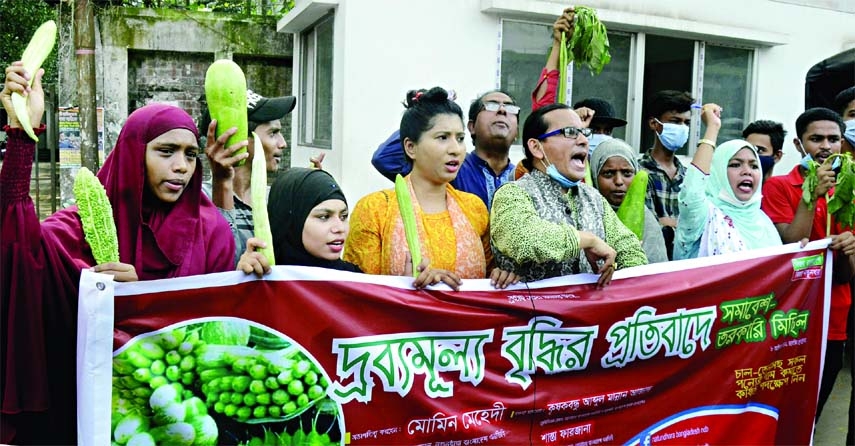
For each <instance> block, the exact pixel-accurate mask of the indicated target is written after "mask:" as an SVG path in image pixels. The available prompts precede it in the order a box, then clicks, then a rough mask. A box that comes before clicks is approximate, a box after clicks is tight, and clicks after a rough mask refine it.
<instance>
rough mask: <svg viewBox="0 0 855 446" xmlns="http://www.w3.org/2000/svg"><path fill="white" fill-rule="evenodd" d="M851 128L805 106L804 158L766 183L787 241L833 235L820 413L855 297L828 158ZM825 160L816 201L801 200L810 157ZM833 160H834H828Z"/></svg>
mask: <svg viewBox="0 0 855 446" xmlns="http://www.w3.org/2000/svg"><path fill="white" fill-rule="evenodd" d="M845 128H846V126H845V124H844V123H843V120H842V119H840V115H838V114H837V113H835V112H833V111H831V110H829V109H827V108H812V109H809V110H806V111H805V112H804V113H802V114H801V115H799V117H798V119H796V137H795V138H794V139H793V144H795V146H796V149H797V150H798V151H799V153H801V154H802V155H803V156H804V158H803V159H802V163H801V164H800V165H797V166H796V167H794V168H793V170H791V171H790V173H789V174H787V175H780V176H775V177H772V178H770V179H769V181H768V182H767V183H765V184H764V186H763V204H762V208H763V211H764V212H766V214H767V215H768V216H769V218H770V219H771V220H772V223H774V224H775V227H776V228H777V229H778V233H779V234H780V235H781V240H782V241H783V242H784V243H793V242H797V241H799V240H801V239H803V238H810V240H819V239H822V238H825V237H827V236H831V238H832V242H831V245H830V248H831V249H832V250H834V251H835V258H834V265H835V266H834V269H835V272H843V274H841V275H843V276H845V277H839V276H838V275H837V274H835V277H834V278H833V281H832V287H831V312H830V316H829V327H828V343H827V346H826V351H825V368H824V369H823V373H822V382H821V384H820V390H819V402H818V406H817V411H816V418H817V419H819V415H820V413H821V412H822V407H823V406H824V405H825V401H826V400H827V399H828V396H829V394H830V393H831V389H832V388H833V387H834V381H835V379H836V377H837V373H838V372H839V371H840V369H841V368H842V366H843V348H844V345H845V342H846V317H847V314H848V312H849V306H850V305H851V301H852V297H851V294H850V292H849V276H850V275H851V267H850V256H852V255H853V254H855V236H853V235H852V233H851V232H849V231H842V230H840V228H839V227H838V226H837V225H836V224H835V225H833V226H832V230H831V232H832V234H826V215H827V205H826V202H825V194H826V192H828V191H829V190H831V188H832V187H833V186H834V181H835V173H834V170H833V169H832V166H831V165H825V164H823V162H824V161H825V160H826V159H828V157H830V156H831V155H832V154H835V153H840V140H841V138H842V135H843V131H844V129H845ZM810 159H813V160H814V161H816V162H818V163H820V164H821V166H820V167H819V168H818V169H817V180H818V185H817V187H816V189H814V194H813V195H814V197H815V200H814V203H813V204H811V205H808V204H807V203H805V202H804V200H802V184H803V183H804V177H805V173H806V172H807V170H806V167H805V166H807V165H808V160H810ZM829 164H831V163H829Z"/></svg>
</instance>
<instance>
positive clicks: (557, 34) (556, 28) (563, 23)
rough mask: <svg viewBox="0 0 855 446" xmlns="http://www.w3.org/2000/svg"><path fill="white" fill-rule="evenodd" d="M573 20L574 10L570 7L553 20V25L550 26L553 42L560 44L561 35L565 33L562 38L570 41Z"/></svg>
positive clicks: (574, 16)
mask: <svg viewBox="0 0 855 446" xmlns="http://www.w3.org/2000/svg"><path fill="white" fill-rule="evenodd" d="M575 18H576V10H575V9H574V8H573V7H572V6H570V7H569V8H564V12H562V13H561V15H560V16H558V18H557V19H555V23H554V24H553V25H552V40H553V41H555V42H561V34H562V33H566V35H565V36H564V38H565V39H566V40H570V38H571V37H572V36H573V25H574V23H573V20H574V19H575Z"/></svg>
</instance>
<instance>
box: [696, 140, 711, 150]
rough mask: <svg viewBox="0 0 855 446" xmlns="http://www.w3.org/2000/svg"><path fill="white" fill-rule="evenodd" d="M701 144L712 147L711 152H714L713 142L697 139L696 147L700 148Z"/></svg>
mask: <svg viewBox="0 0 855 446" xmlns="http://www.w3.org/2000/svg"><path fill="white" fill-rule="evenodd" d="M701 144H706V145H708V146H710V147H712V148H713V150H715V141H710V140H709V139H699V140H698V147H700V146H701Z"/></svg>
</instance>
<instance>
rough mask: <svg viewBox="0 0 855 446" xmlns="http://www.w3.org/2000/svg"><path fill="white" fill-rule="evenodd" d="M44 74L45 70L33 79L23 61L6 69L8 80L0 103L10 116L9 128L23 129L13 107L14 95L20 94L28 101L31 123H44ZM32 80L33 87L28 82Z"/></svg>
mask: <svg viewBox="0 0 855 446" xmlns="http://www.w3.org/2000/svg"><path fill="white" fill-rule="evenodd" d="M44 74H45V70H43V69H39V70H38V71H37V72H36V74H35V77H31V74H30V73H27V71H26V70H25V69H24V63H23V62H21V61H18V62H13V63H12V65H10V66H8V67H6V80H5V83H4V86H3V91H2V93H0V102H2V103H3V108H4V109H5V110H6V114H7V115H8V116H9V127H12V128H21V123H20V121H19V120H18V115H17V114H16V113H15V109H14V108H13V106H12V93H18V94H20V95H21V96H23V97H25V98H26V99H27V103H28V105H29V107H27V109H28V110H29V112H30V116H29V118H30V122H37V123H38V122H42V115H44V112H45V94H44V91H43V90H42V76H43V75H44ZM30 79H32V85H29V84H28V82H27V81H28V80H30Z"/></svg>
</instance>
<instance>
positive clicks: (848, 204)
mask: <svg viewBox="0 0 855 446" xmlns="http://www.w3.org/2000/svg"><path fill="white" fill-rule="evenodd" d="M833 157H837V158H840V161H841V162H840V172H839V173H838V174H837V181H836V182H835V185H834V194H833V195H832V196H831V197H830V198H829V199H828V213H829V214H830V215H834V219H835V220H836V221H837V223H838V224H840V225H841V226H843V227H844V228H847V229H852V228H853V225H855V203H853V200H855V162H853V161H852V156H850V155H849V154H848V153H846V154H840V155H833V156H832V157H829V160H831V159H832V158H833ZM826 162H829V161H828V160H826Z"/></svg>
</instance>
